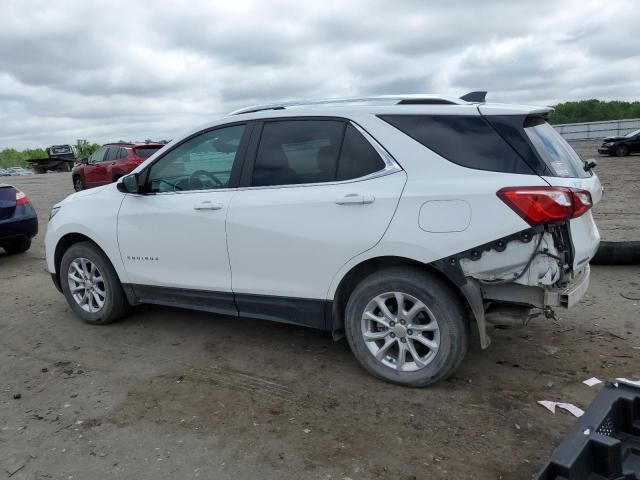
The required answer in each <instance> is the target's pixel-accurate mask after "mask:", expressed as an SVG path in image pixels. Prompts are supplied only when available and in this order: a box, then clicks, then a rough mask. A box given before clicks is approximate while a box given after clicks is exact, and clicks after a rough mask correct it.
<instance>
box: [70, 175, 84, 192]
mask: <svg viewBox="0 0 640 480" xmlns="http://www.w3.org/2000/svg"><path fill="white" fill-rule="evenodd" d="M73 188H74V190H75V191H76V192H79V191H80V190H84V189H85V186H84V181H83V180H82V177H81V176H80V175H76V176H74V177H73Z"/></svg>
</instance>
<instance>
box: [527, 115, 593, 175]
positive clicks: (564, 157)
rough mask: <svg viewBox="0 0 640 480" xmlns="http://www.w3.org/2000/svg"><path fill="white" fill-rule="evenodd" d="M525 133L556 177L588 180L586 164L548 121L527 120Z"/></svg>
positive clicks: (538, 119)
mask: <svg viewBox="0 0 640 480" xmlns="http://www.w3.org/2000/svg"><path fill="white" fill-rule="evenodd" d="M524 131H525V133H526V134H527V137H528V138H529V140H530V141H531V143H532V144H533V148H535V150H536V152H538V155H539V156H540V158H542V160H543V161H544V162H545V163H546V164H547V166H548V167H549V169H550V170H551V172H552V173H553V174H554V175H553V176H556V177H572V178H588V177H590V176H591V173H590V172H588V171H585V169H584V163H583V162H582V160H580V157H579V156H578V154H577V153H576V152H575V150H574V149H573V148H571V145H569V144H568V143H567V141H566V140H565V139H564V138H562V135H560V134H559V133H558V132H557V131H556V130H555V129H554V128H553V127H552V126H551V125H549V124H548V123H547V122H546V120H544V119H543V118H539V117H532V118H527V119H526V120H525V123H524Z"/></svg>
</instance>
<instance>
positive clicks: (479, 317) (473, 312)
mask: <svg viewBox="0 0 640 480" xmlns="http://www.w3.org/2000/svg"><path fill="white" fill-rule="evenodd" d="M398 266H406V267H411V268H417V269H421V270H424V271H428V272H430V273H432V274H434V275H436V276H437V277H439V278H440V279H441V280H442V281H443V283H444V284H446V285H448V286H449V288H451V289H452V291H453V292H454V293H456V294H457V295H458V296H459V297H460V301H461V302H462V304H463V305H464V307H465V309H466V310H467V312H468V320H469V321H471V320H475V321H476V323H477V324H478V328H479V330H480V337H481V339H483V338H484V337H485V336H486V331H485V325H484V312H482V313H480V312H478V308H477V306H478V301H480V303H481V301H482V299H481V297H480V298H474V297H473V295H474V293H473V292H471V291H470V289H469V288H467V286H466V285H459V280H458V281H456V280H455V279H454V278H453V275H451V274H450V273H449V272H447V271H446V269H443V268H441V267H440V266H437V265H435V264H433V263H430V264H426V263H422V262H420V261H417V260H414V259H411V258H406V257H396V256H381V257H373V258H369V259H367V260H364V261H362V262H361V263H359V264H357V265H355V266H354V267H352V268H351V269H350V270H349V271H348V272H347V273H346V274H345V275H344V276H343V277H342V279H341V280H340V282H339V283H338V286H337V288H336V290H335V293H334V296H333V303H332V312H331V332H332V334H333V337H334V339H335V340H338V339H340V338H342V337H343V336H344V314H345V309H346V306H347V302H348V301H349V296H350V295H351V292H353V290H354V289H355V287H356V286H357V285H358V284H359V283H360V282H361V281H362V280H363V279H364V278H366V277H367V276H369V275H371V274H373V273H374V272H376V271H379V270H382V269H385V268H389V267H398ZM477 295H479V291H478V292H477ZM482 343H483V348H484V347H485V345H484V344H485V341H484V340H482ZM486 346H488V343H487V345H486Z"/></svg>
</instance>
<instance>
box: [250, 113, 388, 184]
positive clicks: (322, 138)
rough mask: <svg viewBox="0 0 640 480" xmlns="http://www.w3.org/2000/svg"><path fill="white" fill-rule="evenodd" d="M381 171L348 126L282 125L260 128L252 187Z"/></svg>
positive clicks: (375, 157) (379, 163)
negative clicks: (260, 133) (260, 134)
mask: <svg viewBox="0 0 640 480" xmlns="http://www.w3.org/2000/svg"><path fill="white" fill-rule="evenodd" d="M384 168H385V163H384V161H383V160H382V158H380V155H378V153H377V152H376V150H375V149H374V148H373V146H372V145H371V144H370V143H369V141H368V140H367V139H366V138H364V136H363V135H362V134H361V133H360V132H358V130H357V129H356V128H355V127H354V126H353V125H351V124H349V123H347V122H344V121H341V120H281V121H275V122H267V123H265V125H264V128H263V130H262V136H261V138H260V145H259V146H258V152H257V155H256V161H255V166H254V170H253V178H252V181H251V185H253V186H273V185H296V184H306V183H325V182H334V181H336V180H339V181H342V180H350V179H354V178H360V177H364V176H366V175H369V174H371V173H375V172H378V171H380V170H383V169H384Z"/></svg>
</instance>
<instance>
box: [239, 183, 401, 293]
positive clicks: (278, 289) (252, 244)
mask: <svg viewBox="0 0 640 480" xmlns="http://www.w3.org/2000/svg"><path fill="white" fill-rule="evenodd" d="M405 182H406V174H405V172H404V171H399V172H396V173H393V174H389V175H384V176H380V177H377V178H372V179H369V180H362V181H353V182H343V183H329V184H318V185H298V186H286V187H272V188H249V189H246V190H241V191H239V192H238V193H237V194H236V195H235V196H234V197H233V199H232V200H231V205H230V207H229V214H228V216H227V235H228V243H229V258H230V261H231V267H232V271H233V282H232V286H233V291H234V293H247V294H256V295H274V296H285V297H296V298H310V299H325V298H326V295H327V290H328V289H329V285H330V283H331V280H332V279H333V277H334V275H335V274H336V272H337V271H338V270H339V269H340V267H342V265H344V264H345V263H346V262H347V261H348V260H349V259H350V258H352V257H354V256H356V255H358V254H360V253H362V252H364V251H365V250H367V249H369V248H372V247H373V246H374V245H375V244H376V243H377V242H378V241H379V240H380V238H382V235H383V234H384V232H385V230H386V228H387V226H388V225H389V222H390V221H391V219H392V217H393V214H394V212H395V209H396V206H397V204H398V200H399V198H400V196H401V192H402V189H403V187H404V184H405Z"/></svg>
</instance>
